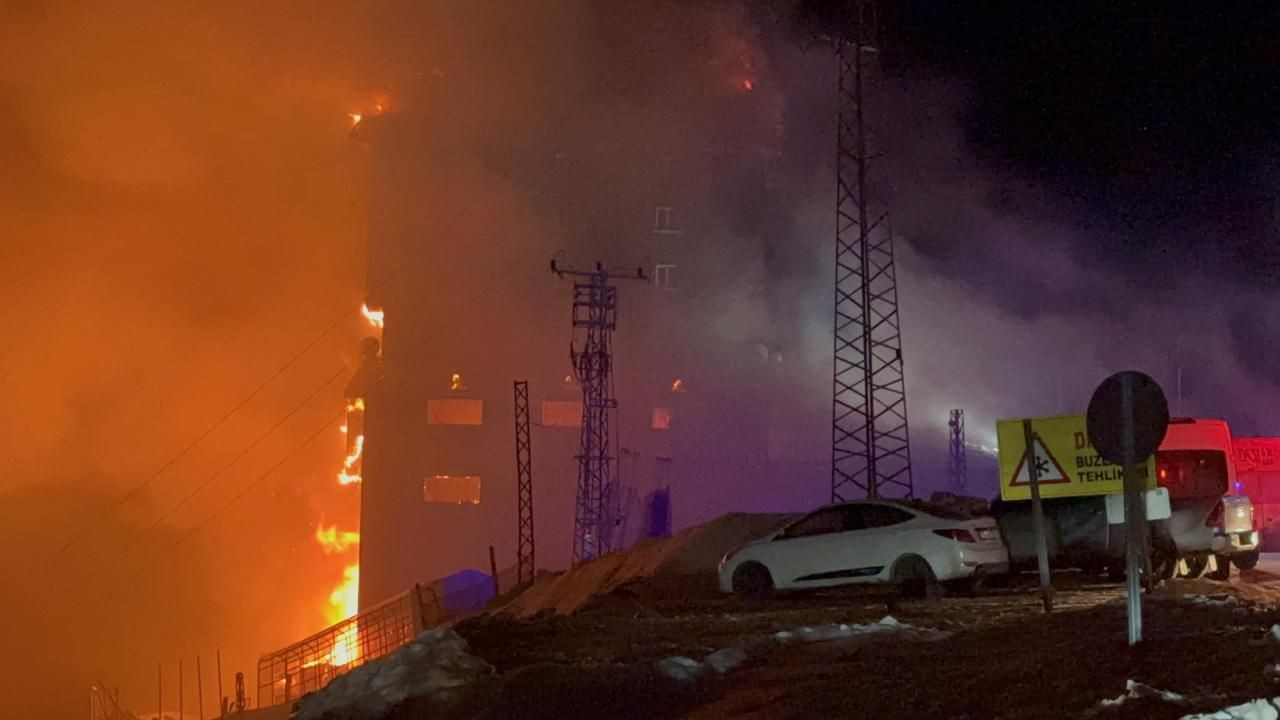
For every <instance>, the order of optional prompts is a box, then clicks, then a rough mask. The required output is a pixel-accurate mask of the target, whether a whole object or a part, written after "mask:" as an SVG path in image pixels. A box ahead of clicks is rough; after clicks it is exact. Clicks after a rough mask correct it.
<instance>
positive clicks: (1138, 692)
mask: <svg viewBox="0 0 1280 720" xmlns="http://www.w3.org/2000/svg"><path fill="white" fill-rule="evenodd" d="M1143 698H1158V699H1160V700H1163V701H1165V702H1172V703H1181V702H1186V701H1187V698H1186V697H1185V696H1183V695H1180V694H1178V693H1176V692H1173V691H1172V690H1161V689H1159V688H1153V687H1151V686H1150V685H1146V684H1144V683H1140V682H1138V681H1136V680H1128V681H1126V682H1125V692H1124V694H1123V695H1121V696H1119V697H1117V698H1108V699H1104V700H1103V701H1102V702H1101V703H1100V705H1101V706H1102V707H1104V708H1108V707H1116V706H1119V705H1123V704H1125V703H1126V702H1128V701H1130V700H1141V699H1143Z"/></svg>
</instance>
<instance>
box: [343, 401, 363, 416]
mask: <svg viewBox="0 0 1280 720" xmlns="http://www.w3.org/2000/svg"><path fill="white" fill-rule="evenodd" d="M363 409H364V398H356V399H354V400H348V401H347V412H349V413H351V412H355V411H357V410H363Z"/></svg>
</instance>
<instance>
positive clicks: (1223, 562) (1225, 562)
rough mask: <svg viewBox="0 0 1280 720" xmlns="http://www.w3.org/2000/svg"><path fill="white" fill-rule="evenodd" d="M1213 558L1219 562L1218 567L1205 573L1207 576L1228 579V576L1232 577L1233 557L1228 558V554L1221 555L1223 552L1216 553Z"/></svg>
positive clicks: (1212, 578)
mask: <svg viewBox="0 0 1280 720" xmlns="http://www.w3.org/2000/svg"><path fill="white" fill-rule="evenodd" d="M1213 559H1214V562H1215V563H1216V564H1217V567H1216V568H1215V569H1214V570H1212V571H1210V572H1208V573H1205V577H1207V578H1209V579H1210V580H1226V579H1227V578H1230V577H1231V559H1230V558H1228V557H1227V556H1226V555H1221V554H1219V555H1214V556H1213Z"/></svg>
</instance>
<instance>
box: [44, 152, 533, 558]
mask: <svg viewBox="0 0 1280 720" xmlns="http://www.w3.org/2000/svg"><path fill="white" fill-rule="evenodd" d="M513 170H514V165H512V166H509V168H508V169H507V171H506V172H504V173H502V175H501V176H500V179H501V180H505V179H506V178H507V177H509V176H510V174H511V172H512V171H513ZM475 205H476V203H472V204H470V205H467V206H466V207H465V208H463V209H462V210H460V211H459V212H458V213H456V214H455V215H454V216H453V217H452V218H451V219H450V227H452V225H453V224H454V223H456V222H458V221H459V220H460V218H461V217H462V216H463V214H464V213H465V212H466V211H468V210H471V209H472V208H474V207H475ZM445 230H448V228H445ZM427 248H428V245H427V244H426V243H423V244H421V245H419V246H418V247H417V248H416V249H415V250H413V251H412V252H410V253H408V254H407V255H406V256H405V257H404V258H403V259H402V260H401V262H399V263H397V264H396V265H395V267H394V269H392V270H391V271H390V272H388V273H386V274H385V275H383V276H382V277H381V278H379V279H378V280H376V281H375V282H373V283H370V284H369V286H368V287H367V288H366V290H365V294H366V296H367V295H368V294H370V293H372V292H373V291H374V290H376V289H380V288H382V287H383V286H385V285H386V284H387V283H389V282H391V281H392V280H393V279H395V278H396V277H397V276H398V275H399V274H400V273H402V272H404V271H405V269H406V268H408V267H409V264H410V263H411V262H413V261H414V260H416V259H418V258H419V257H420V256H421V255H422V253H424V252H425V251H426V250H427ZM355 312H356V308H349V309H347V310H346V311H344V312H343V313H342V314H341V315H339V316H338V317H337V318H336V319H335V320H334V321H333V322H332V323H330V324H329V325H328V326H327V327H326V328H325V329H324V330H323V331H321V332H320V334H319V335H317V336H315V337H314V338H312V340H311V341H310V342H308V343H307V344H306V345H304V346H303V347H302V349H300V350H299V351H298V352H296V353H295V354H294V355H293V356H292V357H290V358H289V359H288V360H287V361H286V362H285V363H284V364H283V365H281V366H280V367H279V368H278V369H277V370H276V371H275V372H273V373H272V374H271V375H270V376H269V377H268V378H267V379H266V380H264V381H263V382H262V383H261V384H259V385H258V386H257V387H256V388H254V390H253V391H252V392H250V393H249V394H248V395H247V396H246V397H245V398H244V399H243V400H241V401H240V402H238V403H236V405H235V406H234V407H232V409H231V410H230V411H228V412H227V413H226V414H225V415H223V416H222V417H221V418H219V419H218V420H217V421H216V422H214V423H213V424H212V425H210V426H209V427H208V428H207V429H206V430H205V431H204V432H202V433H201V434H200V435H198V436H197V437H196V438H195V439H194V440H192V441H191V442H190V443H188V444H187V445H186V446H185V447H183V448H182V450H180V451H179V452H178V453H177V454H176V455H174V456H173V457H172V458H170V459H169V460H168V461H167V462H165V463H164V464H163V465H161V466H160V468H159V469H157V470H156V471H155V472H153V473H151V474H150V475H148V476H147V478H146V479H145V480H143V481H142V482H141V483H140V484H138V485H137V486H135V487H134V488H132V489H131V490H129V492H128V493H126V494H125V496H124V497H123V498H121V499H120V500H119V501H117V502H116V503H115V504H114V505H112V507H111V508H110V509H109V510H107V511H106V512H104V513H103V514H102V515H100V516H99V517H98V518H97V519H95V520H94V521H92V522H90V523H88V524H86V525H83V526H81V530H80V532H78V533H76V534H75V535H74V536H72V538H71V539H70V540H67V541H66V542H64V543H63V544H62V545H61V546H59V547H58V548H57V549H56V550H54V551H53V552H52V553H50V554H49V555H48V556H46V557H44V558H43V559H41V560H40V561H39V562H37V563H35V564H34V565H32V566H31V567H32V568H33V569H36V568H44V567H47V566H48V565H49V563H51V562H53V561H54V560H56V559H57V558H58V557H59V556H61V555H62V554H63V553H65V552H66V551H67V550H69V549H70V548H72V547H73V546H75V544H76V543H78V542H80V541H81V540H83V539H84V538H85V537H87V536H88V535H89V533H90V532H92V531H93V530H95V529H97V528H98V527H99V526H100V525H102V523H103V522H105V521H106V520H107V519H108V518H110V517H111V516H112V515H114V514H116V513H117V512H119V511H120V509H121V508H122V507H124V506H125V504H127V503H128V502H129V501H130V500H132V499H133V498H135V497H137V496H138V494H139V493H141V492H142V491H143V490H145V489H146V488H147V487H148V486H150V484H151V483H152V482H153V481H154V480H156V479H157V478H158V477H159V476H160V475H162V474H163V473H164V472H165V471H166V470H168V469H169V468H171V467H173V466H174V464H176V463H177V462H178V461H179V460H181V459H182V458H183V457H184V456H186V454H187V453H189V452H190V451H191V450H192V449H194V448H195V447H196V446H197V445H199V444H200V443H201V442H203V441H204V440H205V439H206V438H208V437H209V436H210V435H212V434H213V433H214V432H215V431H216V430H217V429H218V428H219V427H221V426H222V425H224V424H225V423H226V422H227V421H228V420H230V419H231V418H232V417H233V416H235V415H236V414H237V413H239V412H240V411H241V410H243V409H244V407H245V406H246V405H248V404H249V403H250V402H251V401H252V400H253V399H254V398H256V397H257V396H258V395H259V394H261V393H262V391H263V390H265V389H266V388H267V387H268V386H270V385H271V384H272V383H273V382H275V381H276V380H277V379H278V378H280V377H281V376H282V375H283V374H284V373H285V372H287V371H288V370H289V368H291V367H293V366H294V365H295V364H296V363H297V362H298V360H300V359H302V357H303V356H304V355H306V354H307V353H308V352H309V351H310V350H311V349H312V348H314V347H315V346H316V345H318V344H319V343H320V341H322V340H323V339H324V338H325V337H327V336H328V335H329V334H330V333H331V332H333V331H334V330H335V329H337V328H338V327H339V326H341V325H342V324H343V322H345V321H346V320H347V319H348V318H349V317H350V316H351V315H352V314H354V313H355ZM34 575H35V572H32V573H30V574H28V575H27V576H26V579H29V578H30V577H32V576H34Z"/></svg>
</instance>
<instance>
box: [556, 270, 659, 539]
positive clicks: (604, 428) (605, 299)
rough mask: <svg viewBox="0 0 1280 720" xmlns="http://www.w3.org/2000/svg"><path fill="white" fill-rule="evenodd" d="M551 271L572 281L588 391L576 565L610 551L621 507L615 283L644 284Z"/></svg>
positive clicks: (595, 273) (575, 360)
mask: <svg viewBox="0 0 1280 720" xmlns="http://www.w3.org/2000/svg"><path fill="white" fill-rule="evenodd" d="M551 272H553V273H555V274H556V275H558V276H560V277H565V276H566V275H567V276H572V277H573V278H575V281H574V284H573V334H574V338H573V340H571V341H570V343H569V360H570V362H571V363H572V364H573V372H574V376H575V377H576V378H577V380H578V384H580V385H581V386H582V429H581V434H580V436H579V438H580V439H579V454H578V501H577V508H576V511H575V513H574V522H573V562H574V563H575V564H577V563H580V562H582V561H584V560H591V559H593V558H596V557H599V556H600V555H602V554H604V553H607V552H609V550H610V549H611V547H612V539H613V538H612V535H613V533H612V530H613V527H612V525H613V521H614V517H613V516H614V514H615V513H614V512H613V511H612V508H613V506H614V504H615V503H616V499H615V498H614V487H613V482H612V480H611V471H612V467H611V465H612V462H613V456H612V455H610V454H609V452H610V443H611V441H612V434H611V432H610V428H609V413H610V411H612V410H614V409H616V408H617V407H618V401H617V400H616V399H615V398H614V396H613V374H612V373H613V354H612V342H613V331H614V329H615V328H616V327H617V324H618V290H617V288H615V287H614V286H613V285H611V284H609V281H610V280H644V279H646V278H645V276H644V270H643V269H639V268H638V269H637V270H636V271H635V274H629V273H628V274H615V273H611V272H609V271H608V270H605V269H604V266H603V265H602V264H601V263H596V267H595V269H594V270H589V271H588V270H573V269H565V268H561V267H559V266H558V265H557V264H556V261H555V260H552V261H551Z"/></svg>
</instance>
